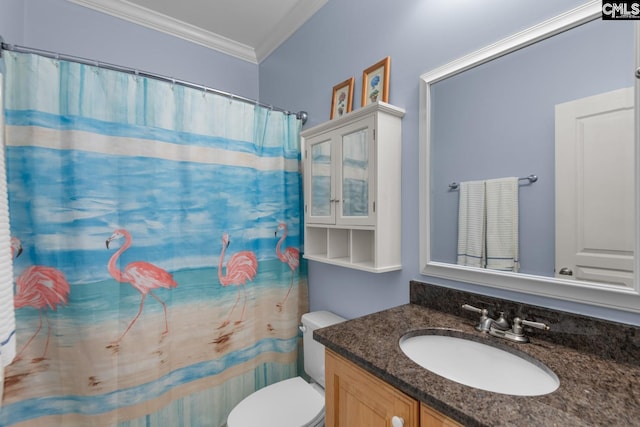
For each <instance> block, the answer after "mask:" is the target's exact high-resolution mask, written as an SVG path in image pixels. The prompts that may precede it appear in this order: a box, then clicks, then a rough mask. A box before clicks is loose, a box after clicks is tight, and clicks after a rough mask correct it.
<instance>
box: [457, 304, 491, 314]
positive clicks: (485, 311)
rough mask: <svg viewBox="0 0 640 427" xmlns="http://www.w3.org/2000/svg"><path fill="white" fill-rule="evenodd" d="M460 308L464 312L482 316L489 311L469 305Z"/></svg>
mask: <svg viewBox="0 0 640 427" xmlns="http://www.w3.org/2000/svg"><path fill="white" fill-rule="evenodd" d="M462 308H464V309H465V310H469V311H473V312H475V313H480V314H482V315H483V316H486V315H487V314H489V310H487V309H486V308H478V307H474V306H472V305H469V304H462Z"/></svg>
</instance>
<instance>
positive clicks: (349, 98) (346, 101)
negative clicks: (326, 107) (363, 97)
mask: <svg viewBox="0 0 640 427" xmlns="http://www.w3.org/2000/svg"><path fill="white" fill-rule="evenodd" d="M354 82H355V79H354V78H353V77H351V78H348V79H347V80H345V81H343V82H342V83H338V84H337V85H335V86H334V87H333V97H332V98H331V117H330V118H331V119H334V118H335V119H337V118H338V117H342V116H343V115H345V114H347V113H348V112H350V111H351V109H352V108H353V86H354Z"/></svg>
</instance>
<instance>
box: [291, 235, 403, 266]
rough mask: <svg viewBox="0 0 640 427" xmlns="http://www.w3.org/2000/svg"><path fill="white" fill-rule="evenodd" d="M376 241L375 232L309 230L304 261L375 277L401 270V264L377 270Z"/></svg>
mask: <svg viewBox="0 0 640 427" xmlns="http://www.w3.org/2000/svg"><path fill="white" fill-rule="evenodd" d="M375 240H376V232H375V230H361V229H353V228H335V227H322V226H307V241H306V242H305V253H304V257H305V258H306V259H310V260H313V261H321V262H324V263H328V264H334V265H340V266H343V267H349V268H354V269H357V270H364V271H369V272H372V273H382V272H386V271H394V270H399V269H401V268H402V266H401V265H400V263H399V262H398V263H397V264H395V265H393V264H386V265H384V266H378V267H376V260H375Z"/></svg>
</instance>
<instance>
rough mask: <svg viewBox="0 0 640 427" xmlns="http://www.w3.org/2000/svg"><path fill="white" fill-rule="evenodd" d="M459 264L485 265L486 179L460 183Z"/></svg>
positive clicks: (482, 266)
mask: <svg viewBox="0 0 640 427" xmlns="http://www.w3.org/2000/svg"><path fill="white" fill-rule="evenodd" d="M458 264H460V265H468V266H470V267H480V268H484V266H485V185H484V181H468V182H462V183H460V203H459V206H458Z"/></svg>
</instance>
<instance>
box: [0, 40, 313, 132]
mask: <svg viewBox="0 0 640 427" xmlns="http://www.w3.org/2000/svg"><path fill="white" fill-rule="evenodd" d="M3 50H7V51H10V52H20V53H35V54H38V55H41V56H45V57H47V58H52V59H61V60H63V61H71V62H78V63H80V64H85V65H93V66H96V67H100V68H105V69H108V70H113V71H121V72H125V73H128V74H134V75H136V76H142V77H149V78H152V79H156V80H162V81H164V82H167V83H172V84H179V85H181V86H185V87H188V88H191V89H198V90H202V91H204V92H211V93H214V94H216V95H220V96H226V97H227V98H229V99H235V100H238V101H242V102H246V103H248V104H255V105H258V106H260V107H265V108H268V109H270V110H275V111H280V112H282V113H284V114H287V115H291V114H294V115H295V116H296V118H297V119H299V120H302V124H303V125H304V124H305V123H306V121H307V118H308V114H307V112H306V111H298V112H297V113H292V112H291V111H289V110H285V109H283V108H278V107H274V106H273V105H267V104H263V103H261V102H259V101H256V100H255V99H250V98H245V97H244V96H239V95H234V94H232V93H229V92H224V91H221V90H218V89H213V88H210V87H207V86H203V85H199V84H196V83H191V82H187V81H184V80H178V79H174V78H171V77H167V76H163V75H160V74H155V73H150V72H148V71H140V70H137V69H135V68H129V67H124V66H121V65H115V64H109V63H106V62H100V61H95V60H91V59H87V58H81V57H78V56H71V55H65V54H61V53H56V52H50V51H47V50H41V49H35V48H30V47H24V46H18V45H13V44H8V43H5V42H4V40H3V39H2V36H0V58H2V51H3Z"/></svg>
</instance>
